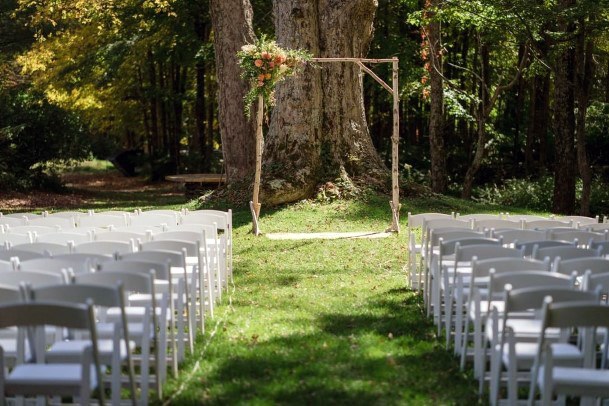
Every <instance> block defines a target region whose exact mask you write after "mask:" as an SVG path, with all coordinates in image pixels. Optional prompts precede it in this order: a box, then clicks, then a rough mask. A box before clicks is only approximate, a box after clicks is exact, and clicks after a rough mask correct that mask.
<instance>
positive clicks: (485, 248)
mask: <svg viewBox="0 0 609 406" xmlns="http://www.w3.org/2000/svg"><path fill="white" fill-rule="evenodd" d="M473 258H477V259H479V260H483V259H491V258H523V254H522V250H518V249H514V248H507V247H503V246H501V245H493V244H474V245H461V243H458V246H457V247H456V249H455V265H456V264H457V263H459V262H461V261H471V260H472V259H473Z"/></svg>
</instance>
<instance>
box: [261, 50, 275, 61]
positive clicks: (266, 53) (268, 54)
mask: <svg viewBox="0 0 609 406" xmlns="http://www.w3.org/2000/svg"><path fill="white" fill-rule="evenodd" d="M272 58H273V57H272V56H271V54H270V53H268V52H266V51H264V52H263V53H262V59H272Z"/></svg>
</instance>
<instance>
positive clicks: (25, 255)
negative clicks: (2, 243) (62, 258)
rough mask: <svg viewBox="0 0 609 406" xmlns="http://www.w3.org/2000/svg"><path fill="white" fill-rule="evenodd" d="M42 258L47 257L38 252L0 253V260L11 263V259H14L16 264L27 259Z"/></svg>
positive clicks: (10, 251) (10, 250) (11, 251)
mask: <svg viewBox="0 0 609 406" xmlns="http://www.w3.org/2000/svg"><path fill="white" fill-rule="evenodd" d="M44 257H48V255H45V254H42V253H39V252H31V251H22V250H16V249H9V250H6V251H0V260H3V261H11V259H12V258H16V261H17V263H18V262H19V261H27V260H28V259H34V258H44Z"/></svg>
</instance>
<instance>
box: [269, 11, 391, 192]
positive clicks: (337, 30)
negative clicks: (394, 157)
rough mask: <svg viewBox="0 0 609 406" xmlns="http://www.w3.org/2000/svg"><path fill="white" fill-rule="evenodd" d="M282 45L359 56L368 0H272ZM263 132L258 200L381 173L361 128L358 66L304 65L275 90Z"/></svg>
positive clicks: (369, 17) (367, 34) (365, 37)
mask: <svg viewBox="0 0 609 406" xmlns="http://www.w3.org/2000/svg"><path fill="white" fill-rule="evenodd" d="M273 10H274V13H275V29H276V34H277V40H278V42H279V44H280V45H281V46H284V47H288V48H303V49H306V50H308V51H309V52H311V53H312V54H313V55H315V56H320V57H364V56H365V55H366V53H367V51H368V45H369V43H370V40H371V38H372V21H373V18H374V12H375V10H376V1H375V0H339V1H327V0H281V1H278V0H276V1H275V2H274V7H273ZM276 98H277V107H276V108H275V110H274V111H273V116H272V119H271V126H270V129H269V132H268V135H267V140H266V146H265V153H264V154H265V155H264V169H263V174H264V175H263V191H262V201H263V202H264V203H269V204H280V203H287V202H291V201H295V200H298V199H301V198H304V197H307V196H309V195H310V194H311V193H312V192H313V191H314V190H315V186H316V185H317V184H318V183H319V182H322V181H326V180H334V179H335V178H336V177H338V176H348V177H350V176H364V175H365V176H370V177H377V178H378V177H379V176H382V175H386V174H387V173H388V172H387V169H386V168H385V166H384V165H383V163H382V161H381V159H380V157H379V156H378V154H377V153H376V150H375V149H374V146H373V145H372V140H371V138H370V134H369V132H368V126H367V123H366V119H365V110H364V104H363V92H362V83H361V78H360V77H359V68H358V67H357V65H355V64H353V63H350V62H344V63H338V62H337V63H329V64H328V63H324V64H322V65H321V67H307V68H306V69H305V71H304V72H303V73H301V74H300V76H297V77H293V78H289V79H287V80H286V81H285V82H283V83H282V84H280V85H279V86H278V89H277V94H276Z"/></svg>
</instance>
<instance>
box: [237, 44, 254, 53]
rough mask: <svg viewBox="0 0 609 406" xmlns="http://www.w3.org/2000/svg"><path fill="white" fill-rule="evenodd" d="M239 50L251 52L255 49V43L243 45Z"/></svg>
mask: <svg viewBox="0 0 609 406" xmlns="http://www.w3.org/2000/svg"><path fill="white" fill-rule="evenodd" d="M241 50H242V51H243V52H247V53H248V54H251V53H253V52H255V51H256V45H252V44H247V45H243V46H242V47H241Z"/></svg>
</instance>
